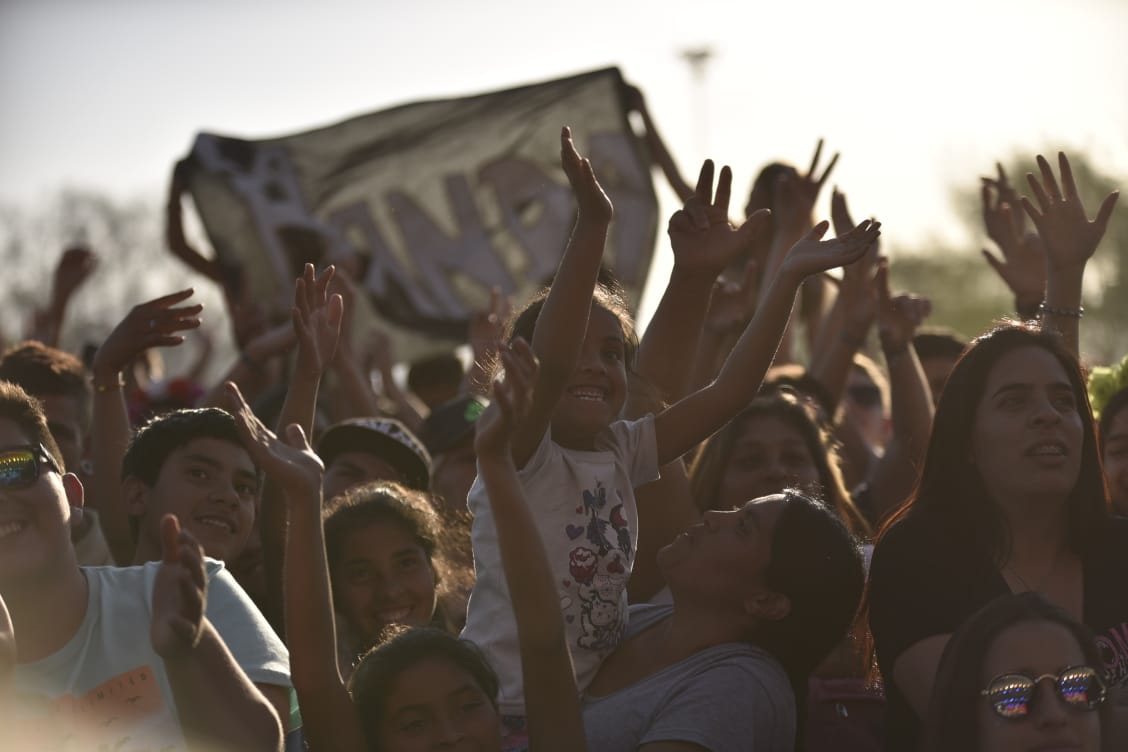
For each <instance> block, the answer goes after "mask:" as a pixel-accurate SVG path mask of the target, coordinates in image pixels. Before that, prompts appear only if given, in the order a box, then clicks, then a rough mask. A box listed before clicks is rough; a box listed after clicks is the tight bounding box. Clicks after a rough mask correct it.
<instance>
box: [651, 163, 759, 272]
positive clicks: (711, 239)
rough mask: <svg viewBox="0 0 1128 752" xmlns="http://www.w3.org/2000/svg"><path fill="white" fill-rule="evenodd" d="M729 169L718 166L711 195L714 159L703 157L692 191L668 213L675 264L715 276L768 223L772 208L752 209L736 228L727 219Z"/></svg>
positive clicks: (685, 268)
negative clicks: (673, 210) (670, 213)
mask: <svg viewBox="0 0 1128 752" xmlns="http://www.w3.org/2000/svg"><path fill="white" fill-rule="evenodd" d="M731 195H732V170H730V169H729V168H728V166H727V165H726V166H725V167H722V168H721V175H720V178H719V180H718V181H717V193H716V196H714V195H713V162H712V160H709V159H707V160H705V163H704V164H703V165H702V166H701V174H700V175H699V176H698V178H697V188H696V189H695V191H694V194H693V195H692V196H690V197H689V200H688V201H686V202H685V207H684V208H682V209H679V210H678V211H676V212H674V214H673V216H671V217H670V224H669V227H668V229H667V232H668V233H669V235H670V246H671V247H672V248H673V251H674V268H675V269H682V270H687V271H701V272H704V273H707V274H709V275H711V276H713V277H716V276H717V275H718V274H720V273H721V272H722V271H724V270H725V269H726V268H728V267H729V266H730V265H731V264H732V263H733V262H735V261H736V259H737V258H738V257H739V256H740V255H741V252H743V251H745V250H747V249H748V248H749V247H750V246H751V245H752V240H753V238H754V237H755V236H756V235H757V234H758V233H759V232H760V231H761V230H764V229H767V227H768V218H769V217H770V216H771V212H769V211H768V210H767V209H761V210H759V211H757V212H754V213H753V214H752V216H750V217H749V218H748V219H747V221H745V223H744V224H743V225H741V226H740V227H739V228H736V227H734V226H733V225H732V223H731V222H729V217H728V205H729V198H730V196H731Z"/></svg>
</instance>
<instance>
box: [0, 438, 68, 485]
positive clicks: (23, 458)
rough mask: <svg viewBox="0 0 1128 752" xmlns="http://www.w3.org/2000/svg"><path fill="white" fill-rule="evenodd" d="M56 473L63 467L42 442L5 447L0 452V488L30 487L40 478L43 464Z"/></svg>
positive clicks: (60, 471)
mask: <svg viewBox="0 0 1128 752" xmlns="http://www.w3.org/2000/svg"><path fill="white" fill-rule="evenodd" d="M44 464H46V465H47V467H48V468H49V469H51V470H54V471H55V472H56V473H60V474H61V473H62V469H61V468H60V467H59V465H58V463H56V462H55V458H54V457H52V456H51V453H50V452H48V451H47V449H46V447H44V446H43V445H42V444H40V445H38V446H25V447H15V448H11V449H5V450H4V451H2V452H0V488H3V489H19V488H28V487H29V486H32V485H34V484H35V481H37V480H39V475H40V472H41V470H42V467H43V465H44Z"/></svg>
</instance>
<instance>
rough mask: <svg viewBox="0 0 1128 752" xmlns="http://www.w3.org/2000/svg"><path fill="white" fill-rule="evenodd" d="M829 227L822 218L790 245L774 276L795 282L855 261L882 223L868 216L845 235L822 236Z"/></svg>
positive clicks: (869, 247)
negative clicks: (824, 238)
mask: <svg viewBox="0 0 1128 752" xmlns="http://www.w3.org/2000/svg"><path fill="white" fill-rule="evenodd" d="M829 227H830V223H829V222H827V221H826V220H823V221H822V222H819V223H818V224H817V225H815V226H814V227H813V228H812V229H811V231H810V232H808V233H807V234H806V235H805V236H804V237H803V238H801V239H800V240H799V242H798V243H796V244H795V245H793V246H792V247H791V250H790V251H788V252H787V257H786V258H785V259H784V260H783V264H782V265H781V266H780V268H779V272H778V273H777V277H789V278H790V279H791V281H792V282H794V283H795V284H796V286H798V284H799V283H801V282H802V281H803V280H804V279H806V278H807V277H809V276H811V275H812V274H818V273H819V272H825V271H827V270H828V269H833V268H835V267H837V266H845V265H847V264H852V263H854V262H855V261H857V260H858V259H860V258H861V257H862V256H864V255H865V254H866V252H867V251H869V250H870V249H871V248H872V247H873V245H874V244H875V243H876V242H877V238H878V237H879V236H880V235H881V232H880V227H881V223H880V222H875V221H871V220H868V219H867V220H865V221H863V222H862V223H861V224H859V225H858V226H857V227H855V228H854V229H853V230H850V232H848V233H846V234H845V235H840V236H838V237H836V238H834V239H832V240H823V239H822V237H823V235H825V234H826V231H827V229H828V228H829Z"/></svg>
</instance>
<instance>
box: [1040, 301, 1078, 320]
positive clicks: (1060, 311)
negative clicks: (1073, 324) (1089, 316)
mask: <svg viewBox="0 0 1128 752" xmlns="http://www.w3.org/2000/svg"><path fill="white" fill-rule="evenodd" d="M1038 312H1039V313H1040V314H1042V315H1043V316H1047V315H1049V316H1068V317H1070V318H1074V319H1079V318H1081V317H1082V316H1084V315H1085V309H1084V308H1083V307H1081V306H1077V307H1076V308H1051V307H1050V306H1048V305H1046V302H1045V301H1042V302H1041V303H1039V304H1038Z"/></svg>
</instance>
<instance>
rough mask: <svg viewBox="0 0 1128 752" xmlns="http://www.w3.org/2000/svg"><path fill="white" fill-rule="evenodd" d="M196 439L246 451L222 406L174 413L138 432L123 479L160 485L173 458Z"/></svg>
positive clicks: (123, 467)
mask: <svg viewBox="0 0 1128 752" xmlns="http://www.w3.org/2000/svg"><path fill="white" fill-rule="evenodd" d="M196 439H218V440H220V441H226V442H229V443H231V444H234V445H235V446H237V447H240V448H242V446H243V440H242V439H241V438H240V437H239V431H238V429H236V428H235V418H234V417H232V415H231V413H229V412H227V411H226V410H221V409H219V408H218V407H204V408H199V409H190V410H174V411H172V412H169V413H164V414H163V415H158V416H156V417H154V418H152V419H151V420H149V421H148V422H147V423H145V425H143V426H141V427H140V428H139V429H137V433H135V434H134V435H133V439H132V440H131V441H130V442H129V447H128V448H127V449H126V450H125V457H123V458H122V462H121V477H122V479H123V480H124V479H125V478H137V479H138V480H140V481H142V482H143V483H144V484H145V485H146V486H149V487H152V486H154V485H156V483H157V478H158V477H160V474H161V468H162V467H164V463H165V460H167V459H168V457H169V455H171V454H172V453H173V452H175V451H176V450H177V449H179V448H180V447H182V446H184V445H185V444H187V443H188V442H190V441H194V440H196Z"/></svg>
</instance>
